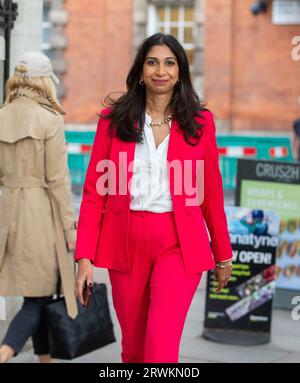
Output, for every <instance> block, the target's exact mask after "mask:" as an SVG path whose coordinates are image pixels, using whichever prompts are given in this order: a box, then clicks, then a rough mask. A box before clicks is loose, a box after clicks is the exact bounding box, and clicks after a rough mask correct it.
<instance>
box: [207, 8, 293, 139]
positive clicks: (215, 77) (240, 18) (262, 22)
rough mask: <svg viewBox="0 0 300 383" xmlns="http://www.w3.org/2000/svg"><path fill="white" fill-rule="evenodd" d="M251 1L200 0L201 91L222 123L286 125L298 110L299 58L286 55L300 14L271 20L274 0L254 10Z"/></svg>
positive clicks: (254, 126)
mask: <svg viewBox="0 0 300 383" xmlns="http://www.w3.org/2000/svg"><path fill="white" fill-rule="evenodd" d="M253 3H254V2H253V1H252V0H209V1H207V2H206V4H207V6H206V23H205V27H206V29H205V36H206V38H205V68H204V79H205V96H206V98H207V100H208V101H209V105H210V106H211V107H212V109H213V110H214V111H215V113H216V115H217V117H218V118H219V119H220V120H221V121H222V122H223V126H224V127H226V126H227V127H228V128H231V129H232V130H249V131H250V130H274V131H278V130H279V131H285V130H286V131H289V130H291V126H292V122H293V120H294V119H296V117H299V116H300V60H299V59H298V60H295V59H294V60H293V58H292V50H293V49H294V50H295V46H294V45H293V44H292V40H293V38H294V37H295V36H297V35H299V36H300V20H299V24H298V25H277V24H274V23H273V22H272V18H273V17H274V16H276V14H274V13H275V11H276V10H274V9H273V6H274V4H273V3H274V2H272V1H269V7H268V9H267V12H266V13H263V12H262V13H260V14H258V15H257V16H254V15H253V14H252V13H251V12H250V11H249V10H250V7H251V5H252V4H253ZM299 9H300V2H299ZM299 42H300V37H299ZM299 50H300V49H299Z"/></svg>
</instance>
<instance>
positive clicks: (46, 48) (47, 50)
mask: <svg viewBox="0 0 300 383" xmlns="http://www.w3.org/2000/svg"><path fill="white" fill-rule="evenodd" d="M50 8H51V5H50V4H49V3H48V2H45V3H44V6H43V23H42V26H43V35H42V39H43V40H42V50H43V53H44V54H45V55H47V56H48V57H49V58H50V59H51V26H52V25H51V21H50V19H49V13H50Z"/></svg>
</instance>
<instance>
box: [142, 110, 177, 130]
mask: <svg viewBox="0 0 300 383" xmlns="http://www.w3.org/2000/svg"><path fill="white" fill-rule="evenodd" d="M148 114H149V113H148ZM171 120H172V114H169V115H168V116H167V117H166V118H165V119H164V120H163V121H161V122H155V121H151V122H150V124H149V125H150V126H151V128H153V127H154V126H157V127H159V128H160V127H161V126H163V125H164V124H166V123H168V122H170V121H171Z"/></svg>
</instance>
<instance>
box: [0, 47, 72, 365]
mask: <svg viewBox="0 0 300 383" xmlns="http://www.w3.org/2000/svg"><path fill="white" fill-rule="evenodd" d="M52 79H54V80H55V81H56V82H57V81H58V79H57V78H56V76H55V75H54V73H53V71H52V65H51V62H50V60H49V59H48V58H47V56H45V55H43V54H41V53H38V52H27V53H25V54H23V55H22V57H21V58H20V61H19V62H18V64H17V66H16V67H15V72H14V74H13V76H12V77H11V78H10V79H9V80H8V82H7V98H6V102H5V105H4V107H3V108H1V109H0V190H1V192H0V193H1V194H0V296H5V297H6V296H23V297H24V303H23V306H22V308H21V310H20V311H19V312H18V313H17V315H16V316H15V318H14V319H13V320H12V322H11V323H10V326H9V328H8V331H7V333H6V335H5V337H4V339H3V341H2V345H1V347H0V363H1V362H2V363H3V362H7V361H8V360H9V359H10V358H11V357H12V356H14V355H17V354H18V353H19V352H20V351H21V350H22V348H23V346H24V344H25V343H26V341H27V340H28V338H29V337H31V336H32V339H33V346H34V352H35V354H37V355H38V356H39V360H40V362H50V361H51V357H50V355H49V344H48V337H47V327H46V325H45V322H44V321H43V315H42V312H43V307H44V305H45V304H47V303H49V302H51V300H52V299H53V297H52V296H53V295H54V294H56V292H57V286H58V285H57V282H58V276H59V274H60V275H61V282H62V290H63V292H64V294H65V298H66V303H67V308H68V313H69V315H70V316H72V317H75V316H76V313H77V311H76V310H77V307H76V298H75V294H74V275H73V270H72V264H71V262H70V259H71V258H69V256H68V253H67V249H68V248H69V250H71V249H72V248H74V246H75V241H76V214H75V210H74V208H73V205H72V199H71V187H70V176H69V170H68V167H67V148H66V143H65V135H64V124H63V117H62V114H64V112H63V110H62V108H61V107H60V105H59V103H58V101H57V99H56V90H55V86H54V83H53V81H52Z"/></svg>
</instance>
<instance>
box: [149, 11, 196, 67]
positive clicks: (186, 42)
mask: <svg viewBox="0 0 300 383" xmlns="http://www.w3.org/2000/svg"><path fill="white" fill-rule="evenodd" d="M157 32H161V33H166V34H171V35H173V36H174V37H176V38H177V39H178V41H179V42H180V43H181V44H182V45H183V47H184V49H185V51H186V53H187V56H188V60H189V64H190V66H191V67H193V63H194V54H195V45H194V7H193V6H192V5H156V4H149V8H148V35H149V36H150V35H152V34H154V33H157Z"/></svg>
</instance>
